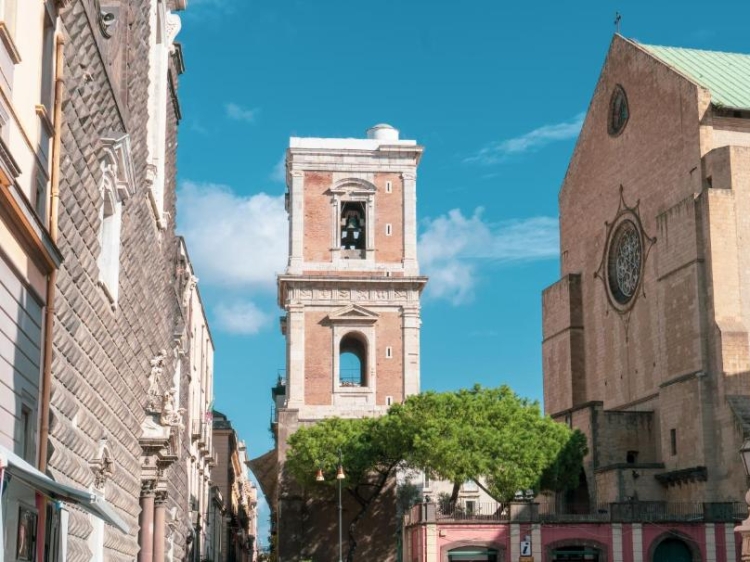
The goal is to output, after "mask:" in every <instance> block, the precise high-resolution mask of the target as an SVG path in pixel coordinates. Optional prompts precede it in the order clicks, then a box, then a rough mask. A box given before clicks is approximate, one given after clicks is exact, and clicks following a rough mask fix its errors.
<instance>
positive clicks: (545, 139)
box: [464, 113, 586, 165]
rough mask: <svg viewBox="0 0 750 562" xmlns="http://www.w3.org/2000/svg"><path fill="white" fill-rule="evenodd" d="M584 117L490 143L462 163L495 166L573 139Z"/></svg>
mask: <svg viewBox="0 0 750 562" xmlns="http://www.w3.org/2000/svg"><path fill="white" fill-rule="evenodd" d="M585 116H586V115H585V113H579V114H578V115H576V116H575V117H574V118H573V119H571V120H569V121H564V122H562V123H555V124H552V125H544V126H542V127H539V128H537V129H534V130H533V131H529V132H528V133H524V134H523V135H521V136H518V137H514V138H510V139H505V140H502V141H495V142H491V143H489V144H488V145H487V146H485V147H484V148H482V149H481V150H480V151H479V152H477V153H476V154H475V155H473V156H470V157H469V158H466V159H465V160H464V162H477V163H479V164H485V165H487V164H497V163H498V162H502V161H503V160H505V159H506V158H507V157H509V156H513V155H515V154H523V153H524V152H532V151H535V150H538V149H540V148H542V147H543V146H546V145H548V144H550V143H553V142H556V141H563V140H569V139H573V138H575V137H577V136H578V133H580V132H581V126H582V125H583V119H584V117H585Z"/></svg>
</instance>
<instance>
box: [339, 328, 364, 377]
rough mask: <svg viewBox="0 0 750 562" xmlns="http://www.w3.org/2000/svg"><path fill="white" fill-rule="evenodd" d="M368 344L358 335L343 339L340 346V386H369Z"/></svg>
mask: <svg viewBox="0 0 750 562" xmlns="http://www.w3.org/2000/svg"><path fill="white" fill-rule="evenodd" d="M366 373H367V343H366V342H365V339H364V338H363V337H362V336H361V335H359V334H356V333H350V334H347V335H345V336H344V337H343V338H341V343H340V344H339V384H340V385H341V386H367V376H366Z"/></svg>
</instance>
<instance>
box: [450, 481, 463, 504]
mask: <svg viewBox="0 0 750 562" xmlns="http://www.w3.org/2000/svg"><path fill="white" fill-rule="evenodd" d="M460 490H461V482H454V483H453V492H451V504H453V505H456V502H457V501H458V492H459V491H460Z"/></svg>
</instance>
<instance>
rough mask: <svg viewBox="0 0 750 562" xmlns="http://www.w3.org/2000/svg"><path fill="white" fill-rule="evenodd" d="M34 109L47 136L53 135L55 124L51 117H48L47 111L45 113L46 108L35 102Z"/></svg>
mask: <svg viewBox="0 0 750 562" xmlns="http://www.w3.org/2000/svg"><path fill="white" fill-rule="evenodd" d="M34 110H35V111H36V114H37V116H38V117H39V121H41V122H42V126H43V127H44V129H45V130H46V131H47V134H48V135H49V136H52V135H54V134H55V126H54V125H53V124H52V119H51V118H50V116H49V113H47V108H46V107H45V106H43V105H42V104H37V105H36V107H35V108H34Z"/></svg>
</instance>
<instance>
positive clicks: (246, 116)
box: [224, 103, 258, 123]
mask: <svg viewBox="0 0 750 562" xmlns="http://www.w3.org/2000/svg"><path fill="white" fill-rule="evenodd" d="M224 109H226V112H227V117H229V118H230V119H234V120H235V121H244V122H245V123H252V122H253V121H255V116H256V115H257V114H258V109H257V108H255V109H247V108H246V107H242V106H241V105H237V104H236V103H227V104H226V105H224Z"/></svg>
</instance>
